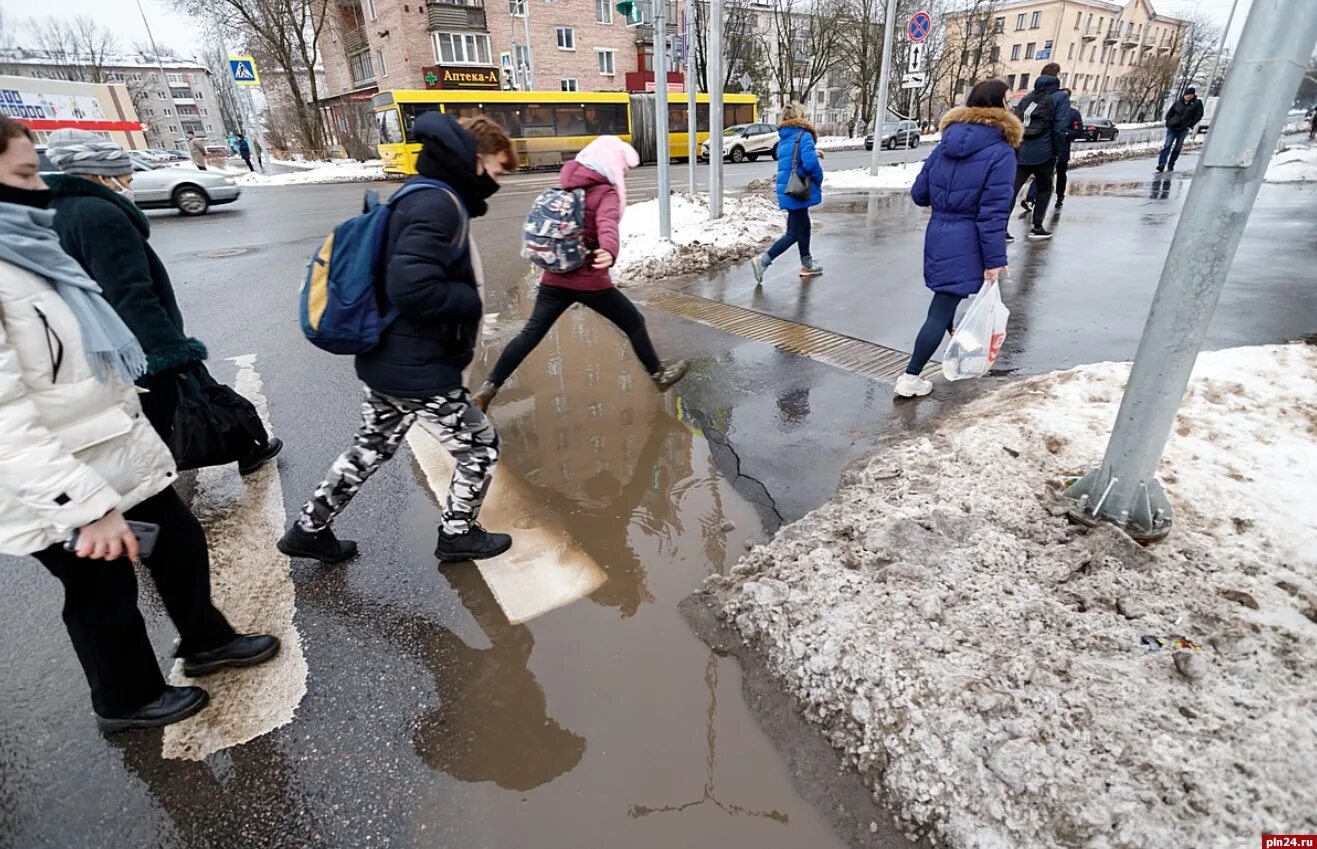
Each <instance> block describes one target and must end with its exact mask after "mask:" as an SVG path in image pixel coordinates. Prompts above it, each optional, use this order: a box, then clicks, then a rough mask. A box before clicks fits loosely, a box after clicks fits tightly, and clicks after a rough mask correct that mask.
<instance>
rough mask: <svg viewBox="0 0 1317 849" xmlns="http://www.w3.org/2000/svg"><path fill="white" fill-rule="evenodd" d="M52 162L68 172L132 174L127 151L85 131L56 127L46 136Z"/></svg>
mask: <svg viewBox="0 0 1317 849" xmlns="http://www.w3.org/2000/svg"><path fill="white" fill-rule="evenodd" d="M46 156H47V158H49V159H50V163H51V164H52V165H54V166H55V167H56V168H58V169H59V170H61V171H65V172H67V173H69V174H94V175H99V176H101V177H122V176H124V175H126V174H131V173H133V160H132V159H130V158H129V157H128V152H127V151H125V150H124V149H123V148H122V147H121V146H120V145H117V144H115V143H114V142H112V141H106V140H105V139H103V138H101V137H100V136H98V135H96V134H95V133H90V132H88V131H86V130H71V129H70V130H56V131H55V132H53V133H51V134H50V135H49V136H48V137H47V139H46Z"/></svg>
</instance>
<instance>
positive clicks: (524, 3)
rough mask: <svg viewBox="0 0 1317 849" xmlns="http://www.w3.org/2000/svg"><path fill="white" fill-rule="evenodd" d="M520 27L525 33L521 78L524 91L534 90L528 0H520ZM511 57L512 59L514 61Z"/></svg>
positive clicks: (533, 60) (533, 64)
mask: <svg viewBox="0 0 1317 849" xmlns="http://www.w3.org/2000/svg"><path fill="white" fill-rule="evenodd" d="M521 11H522V16H521V27H522V31H523V32H524V33H525V34H526V70H525V72H524V73H523V74H522V79H523V80H524V81H525V83H526V91H534V90H535V56H534V54H533V53H532V52H531V49H530V0H521ZM516 60H517V59H516V57H515V56H514V57H512V61H514V62H515V61H516Z"/></svg>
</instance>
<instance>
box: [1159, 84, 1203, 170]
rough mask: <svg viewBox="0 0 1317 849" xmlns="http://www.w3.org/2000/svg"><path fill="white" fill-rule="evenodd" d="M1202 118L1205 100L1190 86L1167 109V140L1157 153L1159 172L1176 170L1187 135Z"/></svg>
mask: <svg viewBox="0 0 1317 849" xmlns="http://www.w3.org/2000/svg"><path fill="white" fill-rule="evenodd" d="M1202 120H1203V102H1202V101H1201V100H1199V99H1198V90H1197V89H1196V88H1194V87H1193V86H1189V87H1188V88H1186V89H1185V90H1184V95H1183V96H1182V97H1180V98H1179V99H1178V100H1176V101H1175V102H1174V103H1172V104H1171V107H1170V108H1169V109H1167V110H1166V141H1165V142H1164V143H1163V144H1162V149H1161V152H1160V153H1158V154H1157V173H1158V174H1160V173H1161V172H1162V171H1174V170H1175V161H1176V160H1177V159H1179V158H1180V149H1181V148H1183V147H1184V139H1185V136H1187V135H1189V131H1190V130H1192V129H1193V128H1194V127H1196V126H1198V122H1199V121H1202Z"/></svg>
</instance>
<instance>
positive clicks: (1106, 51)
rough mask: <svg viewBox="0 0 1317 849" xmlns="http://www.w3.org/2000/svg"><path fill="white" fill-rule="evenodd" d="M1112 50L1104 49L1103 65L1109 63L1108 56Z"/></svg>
mask: <svg viewBox="0 0 1317 849" xmlns="http://www.w3.org/2000/svg"><path fill="white" fill-rule="evenodd" d="M1110 49H1111V48H1109V47H1104V48H1102V64H1104V65H1105V64H1106V63H1107V54H1108V53H1109V52H1110Z"/></svg>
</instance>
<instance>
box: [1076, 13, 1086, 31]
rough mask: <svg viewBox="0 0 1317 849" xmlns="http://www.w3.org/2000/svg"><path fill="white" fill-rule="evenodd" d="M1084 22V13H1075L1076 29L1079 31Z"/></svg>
mask: <svg viewBox="0 0 1317 849" xmlns="http://www.w3.org/2000/svg"><path fill="white" fill-rule="evenodd" d="M1083 20H1084V13H1083V12H1076V13H1075V29H1079V24H1080V22H1081V21H1083Z"/></svg>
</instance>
